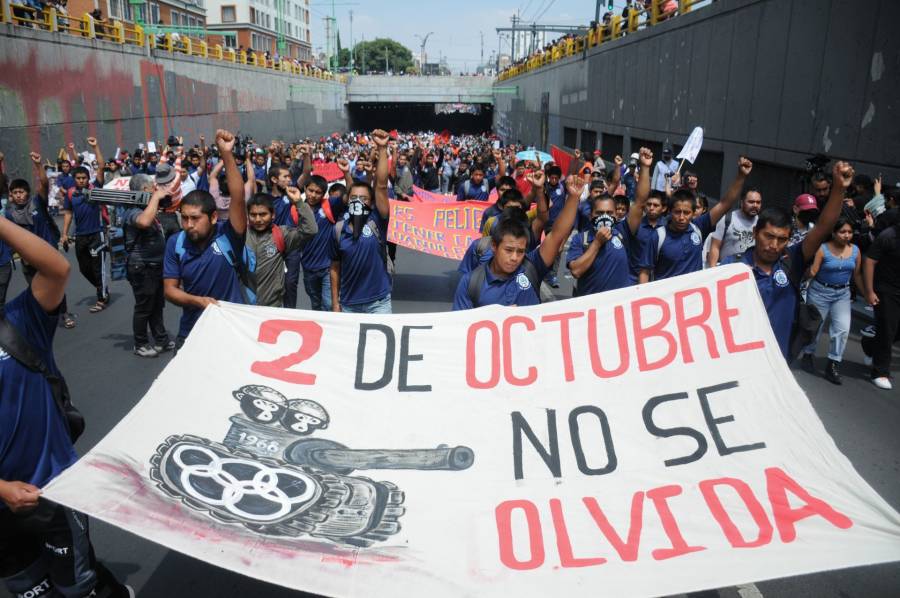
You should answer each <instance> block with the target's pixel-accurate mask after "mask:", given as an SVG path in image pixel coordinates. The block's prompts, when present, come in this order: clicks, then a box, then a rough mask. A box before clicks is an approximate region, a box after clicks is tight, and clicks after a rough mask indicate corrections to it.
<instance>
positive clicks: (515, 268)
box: [453, 177, 584, 311]
mask: <svg viewBox="0 0 900 598" xmlns="http://www.w3.org/2000/svg"><path fill="white" fill-rule="evenodd" d="M541 185H543V181H541ZM583 188H584V181H582V180H581V179H580V178H578V177H569V179H568V180H567V181H566V190H567V191H568V197H567V198H566V205H565V207H564V208H563V211H562V212H561V213H560V215H559V218H558V219H557V220H556V224H554V225H553V228H552V229H551V230H550V233H549V234H547V236H546V237H545V238H544V242H543V243H541V244H540V245H539V246H538V247H537V248H535V249H533V250H531V251H527V244H528V231H527V228H526V225H525V224H524V223H523V222H522V221H521V220H520V219H517V218H501V220H500V221H499V223H498V224H497V226H496V227H494V229H493V231H492V232H491V249H492V251H493V257H492V258H491V260H490V261H489V262H487V263H485V264H482V265H480V266H479V267H477V268H476V269H474V270H472V271H471V272H468V273H466V274H465V275H463V277H462V278H461V279H460V281H459V285H458V286H457V287H456V295H455V296H454V297H453V310H454V311H457V310H461V309H472V308H473V307H481V306H483V305H537V304H539V303H540V302H541V299H540V288H539V287H540V284H541V280H543V278H544V276H546V275H547V272H548V271H549V270H550V266H551V265H552V264H553V262H554V260H555V259H556V256H557V255H558V254H559V250H560V248H561V247H562V245H563V243H565V241H566V239H568V238H569V233H570V232H571V231H572V225H573V224H574V223H575V214H576V212H577V211H578V202H579V200H580V199H581V191H582V189H583ZM529 272H530V273H531V274H530V275H529ZM473 277H477V278H476V285H472V284H470V281H471V280H472V278H473ZM479 279H480V282H478V281H479ZM471 286H477V288H475V289H472V288H470V287H471ZM473 290H474V293H473V292H472V291H473Z"/></svg>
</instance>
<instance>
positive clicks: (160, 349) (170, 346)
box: [153, 341, 175, 353]
mask: <svg viewBox="0 0 900 598" xmlns="http://www.w3.org/2000/svg"><path fill="white" fill-rule="evenodd" d="M153 350H154V351H156V352H157V353H165V352H167V351H174V350H175V341H166V343H165V344H164V345H153Z"/></svg>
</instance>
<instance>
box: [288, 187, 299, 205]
mask: <svg viewBox="0 0 900 598" xmlns="http://www.w3.org/2000/svg"><path fill="white" fill-rule="evenodd" d="M287 196H288V199H290V200H291V203H297V202H298V201H300V198H301V195H300V189H298V188H297V187H293V186H292V187H288V188H287Z"/></svg>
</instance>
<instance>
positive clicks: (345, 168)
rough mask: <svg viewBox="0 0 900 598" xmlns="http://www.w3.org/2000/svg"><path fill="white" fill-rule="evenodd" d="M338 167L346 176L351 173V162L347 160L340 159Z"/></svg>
mask: <svg viewBox="0 0 900 598" xmlns="http://www.w3.org/2000/svg"><path fill="white" fill-rule="evenodd" d="M337 165H338V168H340V169H341V172H343V173H345V174H346V173H348V172H350V162H348V161H347V159H346V158H338V160H337Z"/></svg>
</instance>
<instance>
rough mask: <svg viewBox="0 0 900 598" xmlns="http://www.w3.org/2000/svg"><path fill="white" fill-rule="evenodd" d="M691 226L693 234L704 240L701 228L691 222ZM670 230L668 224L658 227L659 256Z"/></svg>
mask: <svg viewBox="0 0 900 598" xmlns="http://www.w3.org/2000/svg"><path fill="white" fill-rule="evenodd" d="M689 224H690V227H691V230H693V232H695V233H697V236H698V237H700V238H701V239H703V234H702V233H701V232H700V227H699V226H697V225H696V224H694V223H693V222H690V223H689ZM668 228H669V224H668V222H666V223H664V224H663V225H662V226H657V227H656V237H657V239H658V240H657V243H656V255H657V256H658V255H659V253H660V252H661V251H662V248H663V243H665V242H666V230H667V229H668Z"/></svg>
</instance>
